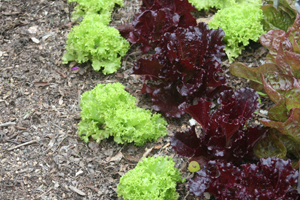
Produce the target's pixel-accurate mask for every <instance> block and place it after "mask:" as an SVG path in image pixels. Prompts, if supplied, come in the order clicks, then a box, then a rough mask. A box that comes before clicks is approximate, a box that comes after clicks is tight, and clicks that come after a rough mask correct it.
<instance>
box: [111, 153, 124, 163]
mask: <svg viewBox="0 0 300 200" xmlns="http://www.w3.org/2000/svg"><path fill="white" fill-rule="evenodd" d="M122 158H123V153H122V152H119V153H117V155H115V156H114V157H112V158H111V159H110V162H113V161H116V162H119V161H120V160H122Z"/></svg>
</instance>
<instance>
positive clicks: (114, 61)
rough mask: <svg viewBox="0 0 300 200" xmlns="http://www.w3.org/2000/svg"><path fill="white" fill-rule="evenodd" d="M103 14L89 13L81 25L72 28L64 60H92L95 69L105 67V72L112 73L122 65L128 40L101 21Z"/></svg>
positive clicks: (81, 61) (79, 61) (64, 61)
mask: <svg viewBox="0 0 300 200" xmlns="http://www.w3.org/2000/svg"><path fill="white" fill-rule="evenodd" d="M101 19H102V15H97V14H91V15H87V16H86V17H85V18H84V19H83V21H82V22H81V23H80V25H79V26H75V27H73V28H72V30H71V31H70V33H69V35H68V40H67V45H66V50H67V52H66V53H65V54H64V56H63V58H62V60H63V63H64V64H66V63H68V62H69V61H76V62H78V63H83V62H87V61H88V60H91V61H92V66H93V68H94V70H96V71H99V70H100V69H101V67H103V68H104V69H103V71H102V72H103V74H111V73H114V72H116V71H117V69H119V68H120V66H121V57H122V56H124V55H125V54H126V52H127V51H128V49H129V46H130V45H129V42H128V41H126V40H125V39H124V38H123V37H122V36H121V35H120V33H119V31H118V30H117V29H115V28H112V27H109V26H107V25H105V24H103V23H102V22H101Z"/></svg>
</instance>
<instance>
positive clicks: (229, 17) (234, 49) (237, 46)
mask: <svg viewBox="0 0 300 200" xmlns="http://www.w3.org/2000/svg"><path fill="white" fill-rule="evenodd" d="M262 19H263V13H262V10H261V9H259V7H257V6H252V5H249V4H247V3H242V4H236V5H234V6H231V7H228V8H224V9H222V10H219V11H218V12H217V13H216V14H215V16H214V18H213V19H212V20H211V21H210V22H209V24H208V25H209V27H210V28H213V29H217V28H219V27H220V28H222V29H223V30H224V32H225V37H223V41H224V43H225V46H226V47H225V52H226V54H227V56H228V59H229V62H232V61H233V60H234V58H236V57H238V56H239V55H240V54H241V52H242V50H243V49H244V46H247V45H248V44H249V40H253V41H257V40H258V38H259V37H260V36H261V35H262V34H264V33H265V31H264V30H263V26H262V24H261V23H260V21H261V20H262Z"/></svg>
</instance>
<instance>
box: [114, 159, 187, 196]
mask: <svg viewBox="0 0 300 200" xmlns="http://www.w3.org/2000/svg"><path fill="white" fill-rule="evenodd" d="M174 164H175V163H174V161H173V159H172V158H171V157H169V156H166V157H162V156H160V157H156V158H154V157H148V158H144V159H143V160H142V161H140V162H139V163H138V164H137V166H136V167H135V168H134V169H132V170H129V171H128V172H127V173H126V174H125V175H123V176H122V177H121V179H120V182H119V184H118V188H117V193H118V196H119V197H120V196H122V198H123V199H124V200H132V199H151V200H152V199H153V200H165V199H168V200H176V199H178V197H179V194H178V193H177V192H176V183H177V182H184V181H185V180H184V179H181V178H180V175H181V173H180V172H179V170H178V169H176V168H175V167H174Z"/></svg>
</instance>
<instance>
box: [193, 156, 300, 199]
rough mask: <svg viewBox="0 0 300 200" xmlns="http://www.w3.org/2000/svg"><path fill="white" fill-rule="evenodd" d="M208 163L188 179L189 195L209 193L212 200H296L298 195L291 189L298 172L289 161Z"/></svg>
mask: <svg viewBox="0 0 300 200" xmlns="http://www.w3.org/2000/svg"><path fill="white" fill-rule="evenodd" d="M241 166H242V168H241V169H240V168H238V167H236V166H234V165H233V164H232V163H223V162H219V161H210V162H209V163H208V165H207V166H206V167H204V168H203V169H201V170H200V171H198V172H196V177H195V178H193V179H190V181H189V188H190V192H191V193H193V194H194V195H195V196H202V195H203V194H204V192H209V193H211V194H213V195H214V196H215V199H216V200H218V199H236V200H244V199H264V200H272V199H286V200H295V199H299V198H300V194H299V193H298V192H297V190H295V189H294V186H295V184H297V182H298V171H297V170H295V169H294V168H293V167H292V162H291V161H290V160H283V159H279V158H266V159H263V158H262V159H260V161H259V162H258V163H257V164H243V165H241Z"/></svg>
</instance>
